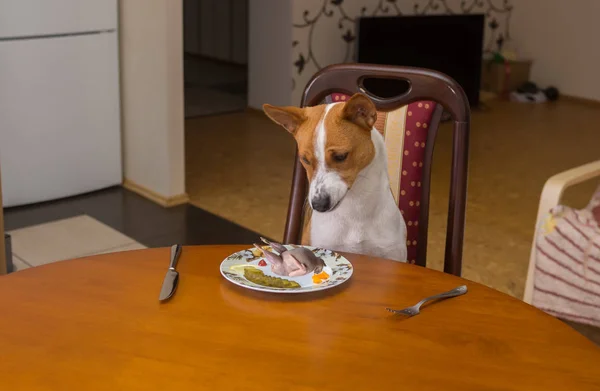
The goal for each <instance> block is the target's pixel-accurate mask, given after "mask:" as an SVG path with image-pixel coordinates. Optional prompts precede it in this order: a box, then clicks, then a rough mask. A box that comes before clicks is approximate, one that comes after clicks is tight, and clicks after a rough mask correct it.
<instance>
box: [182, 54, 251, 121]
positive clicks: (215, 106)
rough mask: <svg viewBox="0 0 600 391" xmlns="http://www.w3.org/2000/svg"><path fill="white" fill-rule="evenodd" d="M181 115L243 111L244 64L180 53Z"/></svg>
mask: <svg viewBox="0 0 600 391" xmlns="http://www.w3.org/2000/svg"><path fill="white" fill-rule="evenodd" d="M184 74H185V117H186V118H193V117H199V116H206V115H216V114H223V113H231V112H236V111H244V109H245V108H246V101H247V92H248V88H247V78H248V70H247V68H246V67H243V66H238V65H231V64H226V63H221V62H216V61H211V60H208V59H205V58H202V57H198V56H193V55H185V56H184Z"/></svg>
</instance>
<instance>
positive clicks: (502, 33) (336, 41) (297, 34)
mask: <svg viewBox="0 0 600 391" xmlns="http://www.w3.org/2000/svg"><path fill="white" fill-rule="evenodd" d="M523 1H525V0H523ZM453 13H484V14H486V15H487V21H486V31H485V38H484V46H485V48H487V49H493V48H496V41H497V40H498V39H499V38H500V39H506V38H507V37H510V23H509V22H510V17H511V13H512V5H511V2H510V1H494V0H446V1H442V0H422V1H418V0H393V1H388V0H333V1H331V0H329V1H327V0H294V5H293V14H292V15H293V41H292V47H293V54H292V56H293V61H292V65H291V66H292V74H293V77H294V88H293V92H292V102H293V104H295V105H298V104H300V100H301V97H302V91H303V89H304V87H305V85H306V83H307V82H308V81H309V80H310V78H311V77H312V75H313V74H314V73H315V72H317V71H318V70H319V69H321V68H323V67H325V66H327V65H330V64H335V63H341V62H351V61H354V58H355V57H354V48H355V44H356V42H355V40H356V32H355V24H356V20H357V18H358V17H360V16H361V15H367V16H396V15H415V14H453Z"/></svg>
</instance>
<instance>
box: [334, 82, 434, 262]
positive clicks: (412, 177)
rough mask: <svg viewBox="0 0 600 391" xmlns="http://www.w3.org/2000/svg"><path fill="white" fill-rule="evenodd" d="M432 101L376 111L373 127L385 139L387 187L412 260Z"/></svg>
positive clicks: (338, 99) (344, 97)
mask: <svg viewBox="0 0 600 391" xmlns="http://www.w3.org/2000/svg"><path fill="white" fill-rule="evenodd" d="M349 98H350V95H346V94H342V93H333V94H331V95H329V96H328V97H327V98H326V99H325V103H335V102H344V101H346V100H348V99H349ZM435 107H436V103H435V102H432V101H420V102H414V103H410V104H408V105H406V106H402V107H399V108H397V109H395V110H392V111H389V112H383V111H379V112H377V121H376V122H375V129H377V130H378V131H379V132H380V133H381V134H382V135H383V137H384V139H385V147H386V151H387V155H388V164H387V167H388V175H389V179H390V188H391V191H392V194H393V195H394V200H395V201H396V203H397V205H398V208H399V209H400V212H401V213H402V216H404V221H405V222H406V250H407V258H408V259H407V261H408V262H409V263H415V262H416V258H417V239H418V237H419V217H420V211H421V193H422V187H421V185H422V183H421V181H422V179H423V164H424V160H425V146H426V144H427V136H428V134H429V125H430V123H431V119H432V117H433V112H434V109H435ZM399 239H400V238H399Z"/></svg>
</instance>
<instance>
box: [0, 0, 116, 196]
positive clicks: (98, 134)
mask: <svg viewBox="0 0 600 391" xmlns="http://www.w3.org/2000/svg"><path fill="white" fill-rule="evenodd" d="M117 13H118V4H117V0H0V170H1V172H0V175H1V177H2V192H3V201H4V206H5V207H10V206H17V205H24V204H30V203H35V202H40V201H48V200H54V199H57V198H63V197H67V196H72V195H77V194H81V193H85V192H89V191H93V190H98V189H102V188H105V187H109V186H112V185H116V184H120V183H121V181H122V158H121V131H120V102H119V58H118V35H117V25H118V18H117Z"/></svg>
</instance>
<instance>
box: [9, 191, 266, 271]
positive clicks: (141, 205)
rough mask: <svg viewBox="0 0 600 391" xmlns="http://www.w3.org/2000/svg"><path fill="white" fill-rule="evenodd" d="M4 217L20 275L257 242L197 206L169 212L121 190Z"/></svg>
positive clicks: (18, 209) (15, 210) (14, 211)
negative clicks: (53, 266)
mask: <svg viewBox="0 0 600 391" xmlns="http://www.w3.org/2000/svg"><path fill="white" fill-rule="evenodd" d="M4 213H5V214H4V217H5V229H6V231H7V232H9V233H11V234H12V235H11V236H12V237H11V241H12V251H13V253H14V254H15V255H16V257H15V258H14V264H15V265H16V267H17V270H20V269H22V268H24V267H26V266H32V265H33V266H35V265H38V264H41V263H45V262H50V261H56V260H60V259H66V258H73V257H77V256H83V255H90V254H94V253H101V252H104V251H110V250H114V249H117V248H118V249H119V250H126V249H132V248H135V247H140V246H145V247H165V246H171V245H173V244H176V243H179V244H184V245H194V244H234V243H235V244H237V243H247V244H251V243H252V242H253V241H255V240H256V238H257V237H258V233H255V232H253V231H251V230H248V229H245V228H243V227H240V226H239V225H237V224H235V223H232V222H230V221H227V220H225V219H223V218H221V217H218V216H215V215H213V214H211V213H208V212H206V211H203V210H201V209H198V208H196V207H194V206H191V205H182V206H178V207H174V208H168V209H165V208H162V207H161V206H158V205H156V204H154V203H153V202H151V201H148V200H146V199H145V198H142V197H140V196H138V195H137V194H134V193H132V192H129V191H127V190H124V189H122V188H121V187H113V188H110V189H106V190H102V191H98V192H94V193H90V194H85V195H82V196H77V197H71V198H67V199H63V200H58V201H53V202H47V203H42V204H37V205H32V206H23V207H16V208H9V209H6V210H5V211H4ZM49 228H50V230H49ZM34 243H35V244H34Z"/></svg>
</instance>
